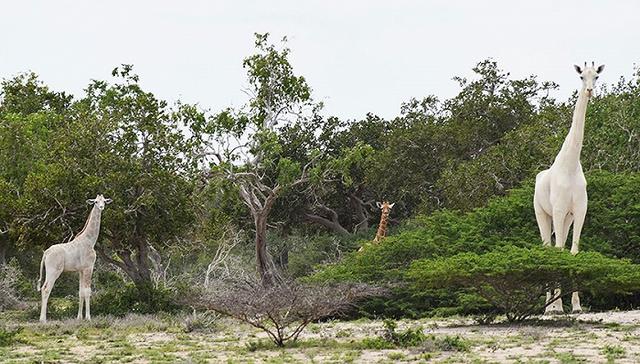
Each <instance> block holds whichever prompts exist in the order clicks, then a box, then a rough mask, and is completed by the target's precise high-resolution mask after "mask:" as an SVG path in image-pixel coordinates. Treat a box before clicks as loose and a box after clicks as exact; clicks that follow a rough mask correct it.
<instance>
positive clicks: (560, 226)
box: [533, 62, 604, 313]
mask: <svg viewBox="0 0 640 364" xmlns="http://www.w3.org/2000/svg"><path fill="white" fill-rule="evenodd" d="M574 67H575V69H576V71H577V72H578V74H580V79H581V80H582V88H581V89H580V92H579V94H578V100H577V102H576V106H575V110H574V112H573V120H572V122H571V129H569V133H568V134H567V137H566V138H565V140H564V143H563V144H562V148H561V149H560V152H559V153H558V155H557V156H556V159H555V160H554V161H553V164H552V165H551V168H549V169H547V170H544V171H542V172H540V173H538V175H537V176H536V188H535V193H534V197H533V206H534V208H535V212H536V220H537V221H538V227H539V228H540V236H541V237H542V242H543V244H544V245H551V232H552V231H554V232H555V240H556V243H555V246H556V247H557V248H559V249H564V244H565V241H566V240H567V236H568V235H569V228H570V226H571V224H572V223H573V239H572V243H571V254H577V253H578V250H579V248H578V244H579V241H580V233H581V231H582V225H583V223H584V218H585V216H586V214H587V181H586V179H585V178H584V173H582V166H581V165H580V152H581V150H582V141H583V139H584V123H585V115H586V112H587V103H588V102H589V98H591V96H592V94H593V87H594V85H595V82H596V80H597V79H598V75H599V74H600V72H602V70H603V69H604V65H602V66H599V67H597V68H596V67H595V64H592V65H591V66H589V67H587V63H586V62H585V64H584V68H580V67H579V66H574ZM560 293H561V292H560V291H559V290H556V291H555V292H554V294H553V295H554V297H556V296H560ZM550 299H551V292H548V293H547V302H548V301H549V300H550ZM571 305H572V310H573V312H581V311H582V308H581V306H580V297H579V296H578V292H573V295H572V297H571ZM562 312H564V311H563V309H562V299H558V300H556V301H554V302H553V303H552V304H550V305H549V306H547V308H546V309H545V313H562Z"/></svg>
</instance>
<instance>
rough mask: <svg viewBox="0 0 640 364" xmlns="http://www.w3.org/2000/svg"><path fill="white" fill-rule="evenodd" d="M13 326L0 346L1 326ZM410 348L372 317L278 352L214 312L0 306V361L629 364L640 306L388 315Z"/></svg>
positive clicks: (314, 329)
mask: <svg viewBox="0 0 640 364" xmlns="http://www.w3.org/2000/svg"><path fill="white" fill-rule="evenodd" d="M3 326H4V327H5V328H6V329H9V330H10V331H11V330H12V329H15V328H17V327H22V330H21V331H20V332H19V333H18V334H17V335H15V337H14V338H13V339H12V340H9V341H6V340H5V342H4V344H3V343H2V335H1V333H2V327H3ZM409 328H419V329H421V330H423V332H424V333H425V334H426V335H427V337H428V338H429V339H428V340H426V341H424V342H423V343H422V344H420V345H418V346H416V347H392V348H389V346H388V345H381V343H385V341H384V340H382V339H381V335H382V332H383V331H384V325H383V322H382V321H378V320H358V321H329V322H324V323H317V324H312V325H311V326H309V327H308V329H307V330H306V331H305V332H304V334H303V335H302V336H301V337H300V340H299V341H298V342H297V343H294V344H292V345H289V346H288V347H286V348H284V349H280V348H277V347H275V346H274V345H273V344H271V343H270V342H269V341H268V340H267V338H266V336H265V335H264V334H262V333H261V332H259V331H258V330H256V329H253V328H251V327H249V326H246V325H243V324H240V323H238V322H237V321H234V320H231V319H226V318H220V317H217V316H214V315H211V314H209V315H197V316H191V315H185V316H170V315H167V316H162V315H155V316H142V315H131V316H128V317H125V318H112V317H95V318H94V319H93V320H92V321H91V322H86V321H76V320H64V321H51V322H48V323H46V324H39V323H36V322H35V321H34V320H28V319H27V318H26V317H25V316H24V315H23V314H21V313H16V312H9V313H0V362H1V363H33V362H45V363H120V362H122V363H125V362H126V363H219V362H222V363H225V362H226V363H263V362H266V363H289V362H315V363H330V362H333V363H345V362H353V363H376V362H380V363H388V362H412V361H415V362H434V363H607V362H609V363H612V362H615V363H638V362H640V311H627V312H606V313H587V314H581V315H567V316H559V317H555V318H554V319H552V320H547V319H545V320H537V321H532V322H530V323H526V324H493V325H488V326H487V325H477V324H474V323H473V321H472V320H471V319H469V318H461V317H457V318H441V319H422V320H401V321H398V329H397V331H398V332H402V331H403V330H407V329H409Z"/></svg>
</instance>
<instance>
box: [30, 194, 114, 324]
mask: <svg viewBox="0 0 640 364" xmlns="http://www.w3.org/2000/svg"><path fill="white" fill-rule="evenodd" d="M87 203H89V204H93V208H92V209H91V212H90V213H89V218H87V222H86V223H85V224H84V228H83V229H82V231H81V232H80V233H79V234H78V235H77V236H76V237H75V238H74V239H73V240H72V241H70V242H68V243H63V244H55V245H52V246H50V247H49V249H47V250H45V251H44V254H43V255H42V260H41V261H40V276H39V277H38V291H41V292H42V307H41V308H40V322H46V321H47V302H48V300H49V295H50V294H51V290H52V289H53V285H54V284H55V283H56V280H57V279H58V277H60V274H61V273H62V272H78V273H79V274H80V290H79V294H78V295H79V297H80V298H79V304H78V306H79V307H78V319H81V318H82V303H83V301H84V303H85V305H86V306H87V309H86V315H85V318H86V319H87V320H91V311H90V308H89V299H90V297H91V276H92V274H93V265H94V264H95V262H96V251H95V250H94V248H93V247H94V246H95V245H96V241H97V240H98V234H99V233H100V219H101V217H102V216H101V215H102V210H104V207H105V205H106V204H109V203H111V199H110V198H104V196H102V195H98V196H96V198H95V199H89V200H87ZM42 268H46V274H47V275H46V279H45V280H44V284H43V285H42V289H41V288H40V282H41V280H42Z"/></svg>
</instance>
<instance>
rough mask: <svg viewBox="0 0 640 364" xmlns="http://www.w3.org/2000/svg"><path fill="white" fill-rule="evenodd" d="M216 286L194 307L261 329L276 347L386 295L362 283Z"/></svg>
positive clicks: (236, 282)
mask: <svg viewBox="0 0 640 364" xmlns="http://www.w3.org/2000/svg"><path fill="white" fill-rule="evenodd" d="M216 283H217V284H216V285H214V286H212V287H211V289H209V290H207V291H205V292H204V293H203V294H202V296H200V297H198V298H197V299H196V302H194V303H195V305H199V306H203V307H205V308H207V309H210V310H214V311H216V312H219V313H222V314H225V315H228V316H231V317H234V318H236V319H238V320H240V321H243V322H246V323H248V324H249V325H251V326H253V327H256V328H258V329H261V330H263V331H264V332H266V333H267V335H269V338H270V339H271V340H272V341H273V342H274V343H275V344H276V345H277V346H284V345H285V343H286V342H287V341H295V340H297V339H298V337H299V335H300V333H302V331H303V330H304V329H305V328H306V327H307V325H309V324H310V323H312V322H314V321H318V320H321V319H323V318H327V317H333V316H337V315H340V314H344V313H345V312H347V311H349V310H351V309H353V308H354V307H355V305H356V304H357V303H358V302H359V301H362V300H364V299H366V298H370V297H374V296H380V295H384V294H385V293H386V292H385V290H383V289H382V288H379V287H374V286H371V285H367V284H362V283H338V284H302V283H298V282H295V281H293V280H281V281H279V282H274V284H271V285H264V284H262V282H261V281H260V280H258V279H255V278H253V279H251V278H244V279H237V278H233V279H229V280H226V281H216Z"/></svg>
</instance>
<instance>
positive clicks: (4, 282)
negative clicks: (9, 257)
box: [0, 262, 20, 311]
mask: <svg viewBox="0 0 640 364" xmlns="http://www.w3.org/2000/svg"><path fill="white" fill-rule="evenodd" d="M14 263H15V262H11V263H9V264H4V265H0V311H4V310H6V309H10V308H14V307H17V306H19V303H20V297H19V295H18V290H17V286H18V281H19V280H20V270H19V269H18V267H17V264H14Z"/></svg>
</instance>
